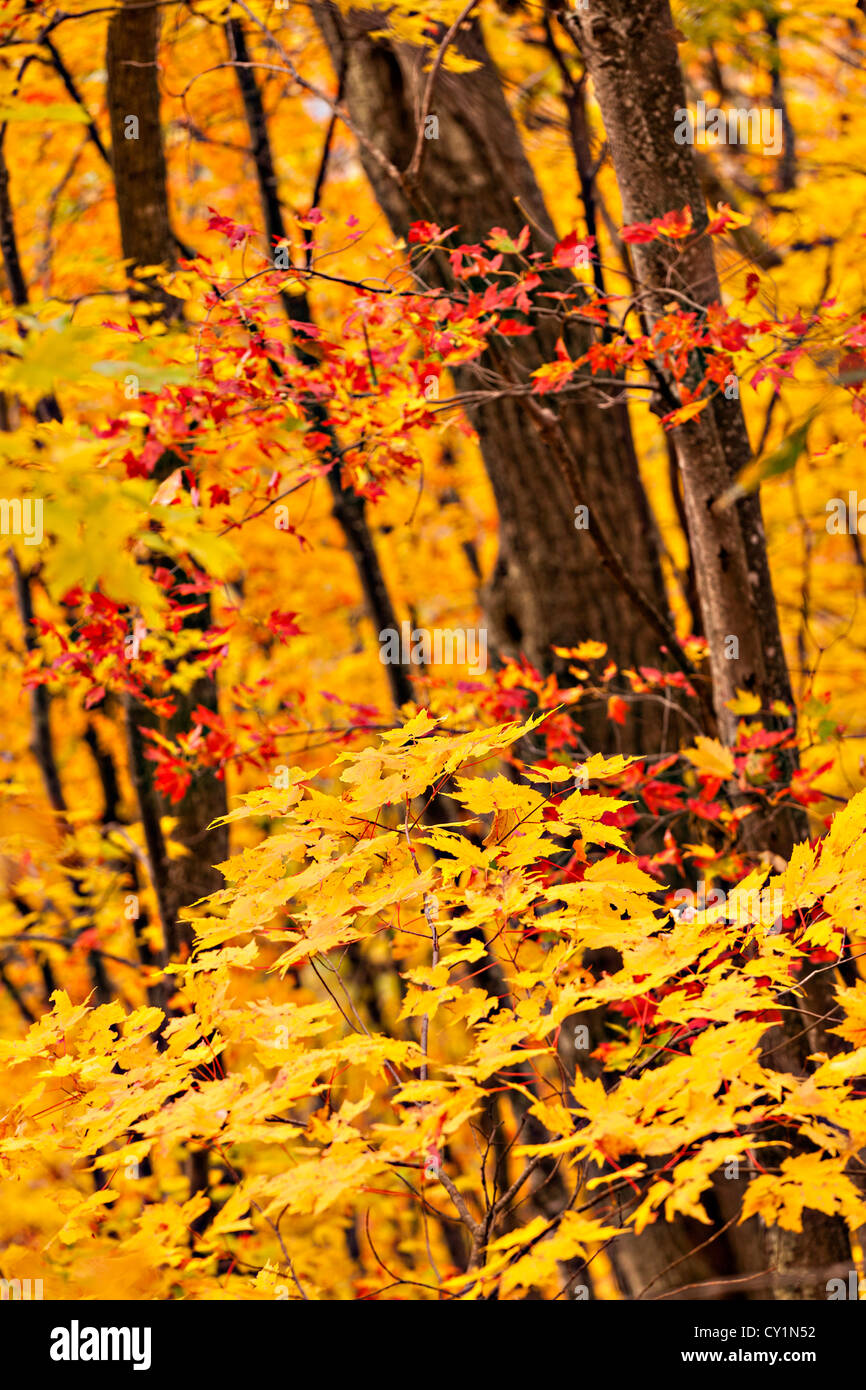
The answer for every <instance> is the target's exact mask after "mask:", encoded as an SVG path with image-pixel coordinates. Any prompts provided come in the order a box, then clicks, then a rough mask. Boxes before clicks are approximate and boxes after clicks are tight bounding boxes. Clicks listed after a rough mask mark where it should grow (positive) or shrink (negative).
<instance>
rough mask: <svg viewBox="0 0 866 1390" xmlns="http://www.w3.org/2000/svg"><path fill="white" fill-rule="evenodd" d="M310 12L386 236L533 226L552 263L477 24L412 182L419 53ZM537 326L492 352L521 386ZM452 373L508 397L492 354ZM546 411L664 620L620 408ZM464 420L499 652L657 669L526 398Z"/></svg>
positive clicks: (645, 635) (642, 726)
mask: <svg viewBox="0 0 866 1390" xmlns="http://www.w3.org/2000/svg"><path fill="white" fill-rule="evenodd" d="M313 12H314V15H315V17H316V20H317V23H318V24H319V27H320V29H321V31H322V33H323V35H324V37H325V40H326V42H327V44H328V47H329V49H330V52H331V56H332V59H333V61H334V65H335V67H336V69H337V70H338V71H340V72H342V74H343V92H344V97H345V105H346V107H347V108H348V112H349V115H350V119H351V122H352V127H353V129H354V130H356V131H357V132H358V134H359V137H360V156H361V159H362V161H363V164H364V168H365V170H366V172H367V175H368V177H369V179H370V182H371V184H372V186H373V190H374V192H375V194H376V197H377V199H378V201H379V203H380V205H381V206H382V208H383V210H384V212H385V214H386V216H387V217H388V220H389V222H390V225H391V227H392V229H393V231H394V232H395V234H398V235H401V236H405V235H406V232H407V229H408V227H409V224H410V223H411V222H412V221H415V220H418V219H424V218H430V219H432V220H434V221H436V222H437V223H438V224H439V225H440V226H441V227H443V228H446V227H451V226H454V225H456V226H457V227H459V232H457V233H455V237H454V240H455V242H458V241H459V242H467V243H470V244H471V243H473V242H480V241H482V240H483V239H484V238H485V237H487V236H489V234H490V230H491V228H492V227H494V226H500V227H504V228H506V229H508V230H509V231H510V232H511V233H512V234H515V235H516V234H517V233H518V232H519V231H520V229H521V228H522V227H523V225H524V224H526V223H528V224H529V227H530V231H531V235H532V243H533V246H534V247H535V248H536V249H539V250H543V251H545V252H548V253H549V251H550V248H551V246H552V244H553V241H554V240H555V233H554V229H553V225H552V222H551V218H550V215H549V213H548V211H547V208H546V207H545V204H544V201H543V198H542V195H541V192H540V190H539V187H538V184H537V182H536V180H535V176H534V174H533V172H532V169H531V167H530V165H529V163H528V161H527V159H526V156H525V154H524V151H523V148H522V145H521V142H520V137H519V134H518V132H517V129H516V127H515V125H514V122H513V120H512V118H511V115H510V113H509V111H508V108H507V105H506V103H505V98H504V96H503V92H502V87H501V83H500V81H499V77H498V74H497V73H496V70H495V68H494V67H493V65H492V63H491V61H490V59H489V57H488V55H487V52H486V50H485V47H484V44H483V40H482V38H481V35H480V32H479V30H478V29H477V27H476V26H475V25H474V24H473V25H471V26H466V27H465V28H464V30H463V31H461V34H460V35H459V37H458V39H457V41H456V43H457V46H458V47H459V49H460V51H461V52H463V53H464V54H466V55H467V56H469V57H471V58H472V59H474V60H475V61H476V62H478V63H479V64H480V66H479V67H477V68H476V69H475V70H474V71H473V72H471V73H465V74H454V73H450V72H447V71H445V70H440V71H439V72H438V73H437V74H436V79H435V84H434V87H433V93H432V100H431V102H430V114H432V115H435V116H436V118H437V120H438V122H439V136H438V139H437V140H435V141H432V140H431V141H424V142H423V146H422V150H421V155H422V158H421V162H420V167H418V168H417V169H416V170H414V171H413V174H412V176H411V177H410V179H409V180H408V181H407V179H406V178H401V177H395V176H394V170H395V169H396V170H397V171H405V170H407V169H408V167H409V166H410V164H411V163H412V160H413V153H414V150H415V146H416V141H417V131H418V125H419V117H420V115H421V114H423V101H424V90H425V87H426V84H427V80H428V74H427V73H426V72H425V71H424V68H425V66H427V62H428V56H429V55H428V54H427V53H422V52H420V51H419V50H418V49H416V48H413V47H411V46H408V45H406V44H400V43H395V42H391V41H389V40H383V39H375V38H372V37H371V31H372V30H373V29H375V28H379V27H381V26H382V23H383V21H382V15H381V14H380V13H379V14H377V13H374V12H371V11H365V12H363V13H361V12H359V11H352V12H351V13H350V14H349V15H348V16H345V15H342V14H338V13H337V11H336V10H335V9H334V7H333V6H331V5H328V4H314V6H313ZM389 166H390V167H389ZM425 276H427V277H428V278H429V279H430V280H431V281H432V282H433V283H437V284H446V285H447V284H449V283H450V282H449V279H448V267H447V261H446V260H445V258H441V259H437V260H435V261H431V262H429V263H428V264H427V265H426V266H425ZM546 288H556V289H559V290H566V291H571V292H573V290H574V280H573V279H572V278H571V277H570V276H569V275H567V274H563V275H561V276H559V277H556V278H554V279H552V282H551V284H549V285H548V286H546ZM548 302H549V301H548ZM535 325H536V331H535V332H534V333H533V334H532V335H531V336H528V337H521V338H518V339H512V340H510V342H509V344H508V347H507V348H504V347H503V348H502V349H501V352H502V353H507V360H506V362H505V367H506V369H507V372H508V374H509V375H510V376H511V378H512V381H520V382H524V381H526V379H527V378H528V375H529V373H530V372H531V371H532V370H533V369H534V368H536V367H538V366H539V365H541V363H543V362H547V361H552V360H553V359H554V349H555V344H556V339H557V337H558V336H559V333H560V327H559V325H558V324H557V323H556V322H555V321H553V320H550V319H548V320H541V321H540V320H538V319H537V318H536V319H535ZM566 340H567V341H568V342H569V346H570V347H571V349H572V350H573V351H574V352H579V351H581V350H582V348H583V347H585V344H586V339H585V338H584V337H582V336H581V335H578V334H575V336H574V338H573V339H569V335H568V334H566ZM456 377H457V385H458V388H459V389H460V390H467V391H469V390H478V389H479V388H481V389H484V388H489V387H490V386H491V385H492V386H493V388H494V389H496V388H497V387H499V388H502V387H505V388H506V391H507V390H508V386H509V382H508V380H507V379H506V380H503V362H502V360H501V358H500V357H499V356H497V359H495V360H494V359H493V358H492V357H491V354H486V355H485V356H484V357H483V358H482V359H481V361H480V363H478V364H473V365H472V366H468V367H465V368H463V369H461V370H460V371H459V372H457V373H456ZM548 402H550V403H551V405H552V409H553V410H555V412H556V415H557V417H558V420H559V423H560V425H561V428H562V431H563V433H564V435H565V437H566V439H567V442H568V445H569V446H570V455H571V457H572V458H574V459H576V460H577V461H579V467H580V474H581V477H580V485H581V489H582V492H583V494H584V496H586V497H588V498H589V503H590V509H591V517H592V521H593V523H594V524H596V525H597V526H599V527H601V528H603V530H604V532H605V534H606V535H607V536H608V537H609V538H610V540H611V541H612V542H613V543H614V544H615V547H616V550H617V551H618V553H619V555H620V556H623V557H627V558H626V566H627V569H628V572H629V574H630V576H631V578H632V579H633V580H634V582H635V585H636V586H637V587H638V588H639V589H640V590H641V591H642V593H644V594H645V595H646V596H647V598H648V600H649V601H650V602H651V604H652V605H653V607H654V608H655V609H657V610H658V611H659V612H661V613H664V614H666V613H667V602H666V596H665V593H664V585H663V581H662V577H661V570H660V565H659V556H658V547H657V544H656V536H655V532H654V527H653V522H652V519H651V516H650V514H649V509H648V506H647V502H646V497H645V495H644V492H643V488H642V486H641V482H640V478H639V474H638V467H637V461H636V458H635V452H634V447H633V443H632V438H631V431H630V426H629V420H628V414H627V410H626V407H625V406H624V405H622V404H620V405H616V406H614V407H612V408H609V409H606V410H602V409H601V408H600V407H599V406H598V405H597V404H595V403H593V402H589V401H587V400H585V399H583V398H581V399H580V401H579V402H574V401H569V402H567V403H566V402H565V401H563V400H562V399H561V398H554V397H549V398H547V400H546V401H545V404H546V405H547V404H548ZM468 414H469V416H470V419H471V421H472V423H473V425H474V427H475V429H476V430H477V431H478V436H479V440H480V444H481V450H482V454H483V457H484V462H485V466H486V468H487V472H488V474H489V476H490V479H491V483H492V486H493V491H494V495H495V498H496V504H497V508H498V511H499V520H500V547H499V555H498V559H497V561H496V564H495V567H494V571H493V574H492V576H491V578H490V580H489V582H488V585H487V587H486V592H485V607H486V610H487V619H488V624H489V626H490V628H491V639H492V642H493V645H494V646H495V647H496V648H497V649H498V650H499V651H500V652H501V653H504V654H507V655H511V656H517V655H519V654H520V653H521V652H523V653H525V655H526V656H528V657H529V659H530V660H531V661H532V662H534V663H535V664H537V665H538V666H540V667H542V668H544V669H549V668H550V666H551V665H552V664H554V663H553V660H552V658H551V652H550V648H551V646H552V645H554V644H557V645H565V646H568V645H573V644H575V643H577V642H578V641H580V640H582V639H584V638H587V637H595V638H601V639H602V640H604V641H606V642H607V643H608V645H609V647H610V650H611V655H612V656H613V657H614V659H615V660H617V661H618V662H620V663H621V664H623V665H633V664H639V663H642V664H652V665H657V664H658V662H659V645H660V643H659V637H658V634H657V633H656V632H654V631H652V630H651V629H650V628H649V627H648V625H647V622H646V620H645V617H644V616H643V615H642V614H641V613H640V612H638V611H637V610H636V608H635V607H634V605H633V603H632V602H631V600H630V599H629V598H627V597H626V596H625V595H624V593H623V592H622V590H621V589H620V588H619V587H618V586H617V585H616V584H615V583H614V582H612V580H611V579H610V577H609V576H608V575H607V574H605V573H604V572H603V571H601V568H600V563H599V555H598V551H597V549H596V547H595V545H594V543H593V541H592V539H591V538H590V536H589V535H588V534H587V532H586V531H579V530H576V529H575V526H574V505H575V503H576V502H577V501H578V498H577V497H576V496H575V495H574V491H573V489H572V487H571V486H570V482H569V480H568V479H567V478H566V477H564V475H563V471H562V468H561V466H560V464H558V462H557V460H556V459H555V458H554V457H553V456H552V454H551V450H550V448H549V446H548V443H547V442H546V441H545V439H544V438H542V435H541V433H540V432H539V429H538V423H537V420H536V419H535V418H534V417H533V415H532V413H531V412H530V410H529V409H528V408H527V404H526V401H525V399H524V398H521V397H519V396H515V395H513V394H504V395H502V396H499V397H498V398H496V399H493V400H491V401H489V402H483V403H482V404H480V405H475V406H472V407H470V409H469V411H468ZM580 500H583V499H582V498H581V499H580ZM660 724H661V721H660V718H659V713H658V710H657V709H654V708H652V707H651V706H650V707H644V708H643V709H642V710H640V711H639V713H638V714H637V715H636V717H635V718H633V719H630V726H629V729H628V730H627V740H628V741H629V742H633V743H634V745H635V746H637V745H640V746H641V747H643V748H645V749H646V748H651V747H652V746H654V745H655V744H657V742H658V738H659V728H660ZM587 734H588V737H589V738H590V739H596V738H597V739H598V740H599V741H601V740H604V739H605V738H607V737H609V729H608V730H605V729H604V728H603V722H602V721H600V722H599V725H598V726H597V727H594V728H592V729H590V728H589V727H588V728H587Z"/></svg>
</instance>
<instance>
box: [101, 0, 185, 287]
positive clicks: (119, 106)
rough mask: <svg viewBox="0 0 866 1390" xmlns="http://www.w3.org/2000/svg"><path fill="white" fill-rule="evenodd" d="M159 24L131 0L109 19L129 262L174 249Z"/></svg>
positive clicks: (111, 110)
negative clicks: (162, 121) (161, 95)
mask: <svg viewBox="0 0 866 1390" xmlns="http://www.w3.org/2000/svg"><path fill="white" fill-rule="evenodd" d="M159 25H160V10H159V7H158V6H156V5H152V6H146V7H140V8H139V7H136V6H135V4H134V3H133V0H125V3H124V4H123V5H122V6H121V8H120V9H119V10H117V12H116V13H115V14H114V15H113V16H112V18H111V21H110V23H109V25H108V43H107V49H106V55H105V66H106V71H107V98H108V115H109V121H110V124H111V152H112V167H113V169H114V187H115V192H116V196H117V214H118V220H119V222H120V240H121V245H122V246H123V254H124V257H126V258H127V259H128V260H129V261H131V262H132V268H134V267H135V266H145V265H162V264H164V263H166V262H168V263H171V260H172V256H173V249H174V248H173V243H172V236H171V229H170V227H169V219H168V196H167V193H166V188H167V179H166V167H165V152H164V150H163V143H162V127H161V126H160V120H159V82H158V69H157V52H158V43H159ZM134 123H137V128H136V124H134ZM156 293H157V294H158V295H159V296H160V298H161V299H162V300H163V301H164V303H165V304H166V307H167V308H170V310H171V312H176V311H177V307H178V301H177V300H173V299H172V300H170V299H169V298H168V297H166V295H165V293H164V292H163V291H159V290H157V291H156Z"/></svg>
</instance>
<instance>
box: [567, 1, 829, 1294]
mask: <svg viewBox="0 0 866 1390" xmlns="http://www.w3.org/2000/svg"><path fill="white" fill-rule="evenodd" d="M563 22H564V24H565V26H566V28H567V29H568V30H569V31H570V32H571V33H572V34H573V36H574V38H575V40H576V42H577V43H578V44H579V46H580V49H581V51H582V53H583V57H584V61H585V63H586V65H587V68H588V70H589V72H590V74H591V76H592V80H593V83H594V86H595V93H596V97H597V100H598V102H599V105H600V107H601V113H602V118H603V120H604V124H605V129H606V132H607V135H608V138H609V140H610V145H611V151H612V155H613V162H614V167H615V170H616V174H617V178H618V181H619V185H620V190H621V193H622V200H623V217H624V219H625V221H626V222H637V221H640V222H644V221H648V220H650V219H651V218H653V217H657V216H661V215H662V214H663V213H666V212H669V211H670V210H671V209H680V208H683V207H685V206H686V205H689V206H690V207H691V209H692V214H693V218H694V224H695V230H696V232H698V233H701V232H703V231H704V229H705V228H706V225H707V215H706V209H705V205H704V200H703V197H702V195H701V190H700V184H699V181H698V175H697V169H696V164H695V161H694V159H693V156H692V152H691V150H690V148H689V147H688V146H682V145H678V144H677V143H676V141H675V139H674V130H675V126H676V118H675V112H676V111H677V110H678V109H680V108H683V107H684V106H685V92H684V87H683V78H682V73H681V70H680V65H679V58H678V54H677V49H676V44H675V26H674V23H673V19H672V16H671V11H670V5H669V3H668V0H593V4H592V6H591V7H590V9H589V10H588V11H587V12H582V11H581V12H577V13H574V14H572V15H570V16H568V17H566V18H565V19H564V20H563ZM663 242H665V239H664V238H661V239H660V240H657V241H653V242H647V243H644V244H641V245H635V246H634V248H633V251H634V261H635V267H636V270H637V274H638V278H639V281H640V283H641V285H642V287H643V292H644V295H645V303H644V308H645V310H646V312H647V314H648V317H649V319H650V321H654V320H655V319H656V318H657V317H658V316H659V315H660V314H661V313H662V312H663V311H664V306H665V304H666V303H667V302H669V301H670V299H671V298H672V297H674V296H682V297H683V298H682V302H683V303H684V307H687V308H689V309H695V308H697V310H698V312H699V313H700V312H702V311H704V310H705V309H706V308H707V307H708V306H709V305H710V304H712V303H714V302H719V301H720V300H721V293H720V289H719V282H718V277H717V274H716V268H715V262H714V258H713V251H712V244H711V242H710V239H709V238H708V237H706V236H702V237H699V238H698V239H697V240H696V241H695V242H694V243H693V244H691V245H689V246H688V247H687V248H686V249H685V250H683V249H682V246H681V245H680V249H679V250H676V251H675V250H673V249H672V246H671V244H670V243H669V242H668V243H666V244H664V245H663V244H662V243H663ZM696 370H699V369H698V367H697V364H696ZM673 439H674V447H675V449H676V454H677V460H678V463H679V467H680V470H681V473H682V478H683V493H684V503H685V511H686V519H687V524H688V529H689V535H690V539H691V544H692V551H693V554H694V557H695V564H696V569H697V585H698V593H699V597H700V604H701V611H702V615H703V620H704V630H705V632H706V635H707V639H708V642H709V650H710V663H711V669H712V677H713V697H714V703H715V707H716V712H717V717H718V722H719V727H720V730H721V732H722V734H723V736H724V737H725V738H726V739H727V740H728V741H731V742H732V741H733V740H734V738H735V735H736V726H737V718H736V716H734V715H732V714H731V712H730V711H728V710H727V709H726V708H725V703H726V701H728V700H730V699H731V698H732V697H733V696H734V695H735V693H736V689H737V687H742V688H744V689H747V690H752V691H754V692H755V693H757V694H759V695H760V697H761V702H762V706H763V707H764V709H765V710H766V709H768V708H769V706H770V705H771V703H772V701H773V700H784V701H785V703H786V704H791V688H790V683H789V679H788V671H787V666H786V664H785V657H784V652H783V649H782V641H781V634H780V629H779V621H778V615H777V612H776V603H775V596H774V594H773V588H772V583H771V578H770V569H769V561H768V558H767V549H766V541H765V537H764V529H763V522H762V518H761V508H760V501H759V498H758V496H757V494H755V495H753V496H750V497H748V498H744V499H743V500H742V501H740V502H739V503H738V504H736V505H735V506H734V507H731V508H728V509H727V510H722V511H716V510H715V506H714V504H715V503H716V502H717V501H718V499H719V498H720V497H721V495H722V493H723V492H724V491H725V490H726V488H728V487H729V485H730V483H731V481H732V480H733V478H734V477H735V476H736V474H737V473H738V472H739V471H740V469H741V468H742V467H743V466H744V465H745V464H746V463H747V462H748V461H749V458H750V456H751V451H750V448H749V440H748V435H747V433H746V425H745V420H744V418H743V413H742V410H741V407H740V404H739V401H738V400H736V401H735V400H726V399H724V398H722V397H716V399H715V400H714V401H713V402H712V403H711V404H710V405H709V406H708V407H707V408H706V409H705V410H704V411H703V412H702V414H701V415H699V416H698V417H697V418H696V419H695V420H693V421H690V422H689V423H688V424H685V425H682V426H680V427H679V428H678V429H676V430H675V431H673ZM730 636H735V637H736V638H737V639H738V643H739V656H738V658H734V659H729V657H728V655H727V654H726V650H725V642H726V638H728V637H730ZM802 828H803V827H802V822H800V821H799V820H798V819H795V818H794V817H785V818H781V817H780V818H778V819H777V820H774V821H770V820H762V822H761V825H760V835H761V840H762V842H763V844H765V845H768V846H769V848H771V849H772V850H774V851H776V852H777V853H782V854H788V853H789V852H790V850H791V847H792V845H793V843H794V842H795V840H796V839H797V838H802ZM781 1002H783V1003H784V1004H785V1005H790V1004H797V1005H799V1007H796V1008H794V1009H791V1010H790V1012H788V1013H786V1015H785V1023H784V1024H783V1025H780V1026H779V1027H778V1028H773V1029H771V1030H770V1031H769V1032H768V1034H767V1035H766V1036H765V1038H764V1040H763V1041H764V1049H765V1051H764V1056H765V1058H766V1059H767V1060H766V1064H767V1065H772V1066H775V1067H777V1068H778V1069H779V1070H784V1071H788V1072H792V1073H795V1074H799V1075H804V1074H805V1073H806V1072H807V1071H808V1070H809V1063H808V1060H807V1059H808V1055H809V1053H810V1052H814V1051H816V1050H817V1049H818V1048H820V1049H821V1050H824V1051H827V1052H830V1053H831V1054H832V1053H833V1052H834V1051H838V1050H839V1040H838V1039H837V1038H834V1037H832V1036H831V1035H829V1034H828V1033H827V1024H826V1022H825V1021H824V1020H826V1019H827V1015H828V1011H832V994H831V985H830V981H829V978H828V975H827V973H826V972H825V973H823V974H821V975H818V976H817V977H816V979H815V980H814V981H812V983H811V984H810V985H809V986H808V987H807V989H806V990H805V991H804V997H803V998H802V999H801V1000H796V999H795V998H794V996H787V997H786V998H785V999H784V1000H783V1001H781ZM816 1020H817V1021H816ZM831 1021H832V1019H831ZM801 1033H802V1034H803V1036H798V1035H799V1034H801ZM764 1152H765V1154H766V1153H770V1152H772V1151H770V1150H767V1151H764ZM782 1153H784V1150H782V1151H780V1155H781V1154H782ZM777 1161H778V1159H777ZM733 1248H734V1251H735V1254H736V1255H737V1257H738V1259H739V1260H741V1261H742V1262H743V1264H744V1265H745V1269H744V1272H748V1271H749V1270H750V1269H756V1270H760V1269H767V1268H768V1267H769V1268H771V1269H772V1270H774V1271H775V1272H776V1274H777V1275H778V1278H776V1280H775V1282H774V1285H773V1296H774V1297H777V1298H819V1297H820V1298H823V1297H826V1277H827V1276H826V1272H824V1271H825V1269H826V1267H827V1266H832V1265H835V1264H837V1263H838V1262H839V1261H840V1260H844V1259H846V1258H848V1259H850V1245H849V1241H848V1235H847V1231H846V1229H845V1227H844V1225H843V1224H842V1223H841V1222H840V1221H837V1220H833V1219H829V1218H827V1217H824V1216H822V1215H820V1214H818V1213H816V1212H809V1213H807V1219H806V1220H805V1221H804V1229H803V1231H802V1232H790V1231H783V1230H781V1229H778V1228H773V1229H772V1230H769V1231H766V1232H763V1231H762V1230H761V1229H760V1228H759V1227H758V1226H757V1225H756V1224H752V1227H751V1231H750V1232H745V1233H744V1232H742V1231H741V1232H740V1233H739V1234H737V1235H736V1236H735V1239H734V1241H733Z"/></svg>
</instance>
